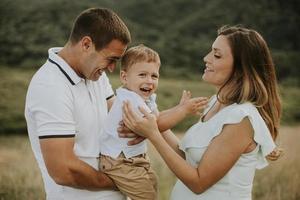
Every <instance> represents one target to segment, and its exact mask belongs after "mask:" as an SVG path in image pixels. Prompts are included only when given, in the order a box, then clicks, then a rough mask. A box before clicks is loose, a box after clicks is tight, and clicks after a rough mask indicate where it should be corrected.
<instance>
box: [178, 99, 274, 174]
mask: <svg viewBox="0 0 300 200" xmlns="http://www.w3.org/2000/svg"><path fill="white" fill-rule="evenodd" d="M210 105H211V106H212V104H210ZM245 117H248V118H249V120H250V122H251V125H252V128H253V130H254V140H255V142H256V143H257V144H258V145H259V152H258V164H257V166H256V168H258V169H261V168H263V167H265V166H266V165H267V164H268V163H267V160H266V159H265V157H266V156H267V155H268V154H269V153H270V152H272V151H273V149H274V148H275V144H274V141H273V139H272V137H271V134H270V131H269V129H268V127H267V125H266V123H265V122H264V120H263V119H262V117H261V115H260V114H259V112H258V110H257V109H256V107H255V106H254V105H252V104H251V103H243V104H232V105H229V106H227V107H225V108H223V109H222V110H221V111H219V112H218V113H217V114H216V115H214V116H213V117H212V118H211V119H209V120H208V121H206V122H201V121H199V122H198V123H196V124H195V125H194V126H192V127H191V128H190V129H189V130H188V131H187V133H186V135H185V136H184V137H183V139H182V141H181V143H180V144H179V148H180V149H181V150H183V151H186V149H187V148H207V146H208V145H209V144H210V142H211V141H212V139H213V138H214V137H216V136H217V135H219V134H220V133H221V132H222V129H223V127H224V125H226V124H237V123H240V122H241V121H242V120H243V119H244V118H245Z"/></svg>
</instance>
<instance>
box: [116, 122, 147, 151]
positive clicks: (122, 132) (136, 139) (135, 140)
mask: <svg viewBox="0 0 300 200" xmlns="http://www.w3.org/2000/svg"><path fill="white" fill-rule="evenodd" d="M119 125H120V126H119V127H118V135H119V137H120V138H132V140H130V141H128V143H127V144H128V145H135V144H139V143H141V142H142V141H144V140H145V138H144V137H142V136H139V135H138V134H136V133H134V132H133V131H132V130H130V129H129V128H127V127H126V126H125V124H124V122H123V121H121V122H120V123H119Z"/></svg>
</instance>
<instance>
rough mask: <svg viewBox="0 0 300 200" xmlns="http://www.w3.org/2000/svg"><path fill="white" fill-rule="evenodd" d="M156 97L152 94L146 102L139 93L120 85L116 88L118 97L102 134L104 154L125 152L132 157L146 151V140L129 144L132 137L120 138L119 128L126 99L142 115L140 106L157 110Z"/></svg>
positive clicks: (153, 110) (114, 156)
mask: <svg viewBox="0 0 300 200" xmlns="http://www.w3.org/2000/svg"><path fill="white" fill-rule="evenodd" d="M155 99H156V94H152V95H151V96H150V98H149V100H147V101H146V102H145V100H144V99H143V98H142V97H141V96H139V95H138V94H137V93H135V92H133V91H130V90H128V89H126V88H122V87H120V88H118V89H117V90H116V99H115V100H114V103H113V105H112V107H111V109H110V111H109V113H108V116H107V118H106V120H105V123H104V124H105V125H104V128H103V129H102V133H101V136H100V138H101V139H100V152H101V154H102V155H107V156H110V157H112V158H117V157H118V156H119V155H120V153H121V152H123V153H124V155H125V157H126V158H131V157H133V156H137V155H139V154H143V153H146V151H147V142H146V141H143V142H141V143H139V144H136V145H132V146H128V145H127V142H128V141H129V140H132V138H120V137H119V135H118V131H117V128H118V127H119V126H120V125H119V123H120V121H122V113H123V111H122V106H123V102H124V101H129V102H130V103H131V105H132V106H133V110H134V111H136V112H137V113H139V114H140V115H142V113H141V112H140V111H139V109H138V106H140V107H143V108H144V109H145V110H146V111H147V112H149V113H151V112H156V110H157V105H156V103H155Z"/></svg>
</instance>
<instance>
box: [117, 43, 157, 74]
mask: <svg viewBox="0 0 300 200" xmlns="http://www.w3.org/2000/svg"><path fill="white" fill-rule="evenodd" d="M139 62H147V63H150V62H154V63H157V64H158V65H159V66H160V58H159V55H158V53H157V52H156V51H154V50H153V49H151V48H149V47H146V46H145V45H143V44H140V45H138V46H134V47H131V48H129V49H128V50H127V51H126V52H125V54H124V56H123V57H122V60H121V70H122V71H127V70H128V69H129V68H130V66H132V65H134V64H136V63H139Z"/></svg>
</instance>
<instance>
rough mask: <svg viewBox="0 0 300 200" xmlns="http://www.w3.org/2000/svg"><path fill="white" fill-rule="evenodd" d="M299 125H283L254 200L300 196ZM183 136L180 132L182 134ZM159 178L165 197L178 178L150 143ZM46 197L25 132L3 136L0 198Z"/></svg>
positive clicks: (163, 198)
mask: <svg viewBox="0 0 300 200" xmlns="http://www.w3.org/2000/svg"><path fill="white" fill-rule="evenodd" d="M299 133H300V126H294V127H283V128H282V129H281V136H280V140H279V143H280V145H281V146H282V147H283V148H284V156H283V157H282V158H280V160H278V161H276V162H274V163H271V165H270V166H268V167H267V168H265V169H263V170H260V171H257V174H256V177H255V182H254V191H253V200H299V199H300V157H299V154H298V152H299V151H300V145H299V143H300V142H299V141H300V134H299ZM179 136H181V135H179ZM149 146H150V148H149V152H150V153H149V154H150V157H151V160H152V165H153V168H154V169H155V171H156V173H157V175H158V177H159V189H160V199H161V200H166V199H168V197H169V193H170V191H171V189H172V186H173V184H174V183H175V181H176V179H175V177H174V176H173V174H172V173H171V172H170V170H169V169H168V168H167V167H166V165H165V164H164V163H163V161H162V159H161V158H160V156H159V155H158V154H157V152H156V151H155V150H154V149H153V146H151V145H149ZM41 199H45V194H44V190H43V183H42V180H41V176H40V173H39V170H38V167H37V164H36V162H35V159H34V157H33V154H32V151H31V147H30V144H29V141H28V138H27V136H26V135H23V136H4V135H2V136H0V200H41Z"/></svg>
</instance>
